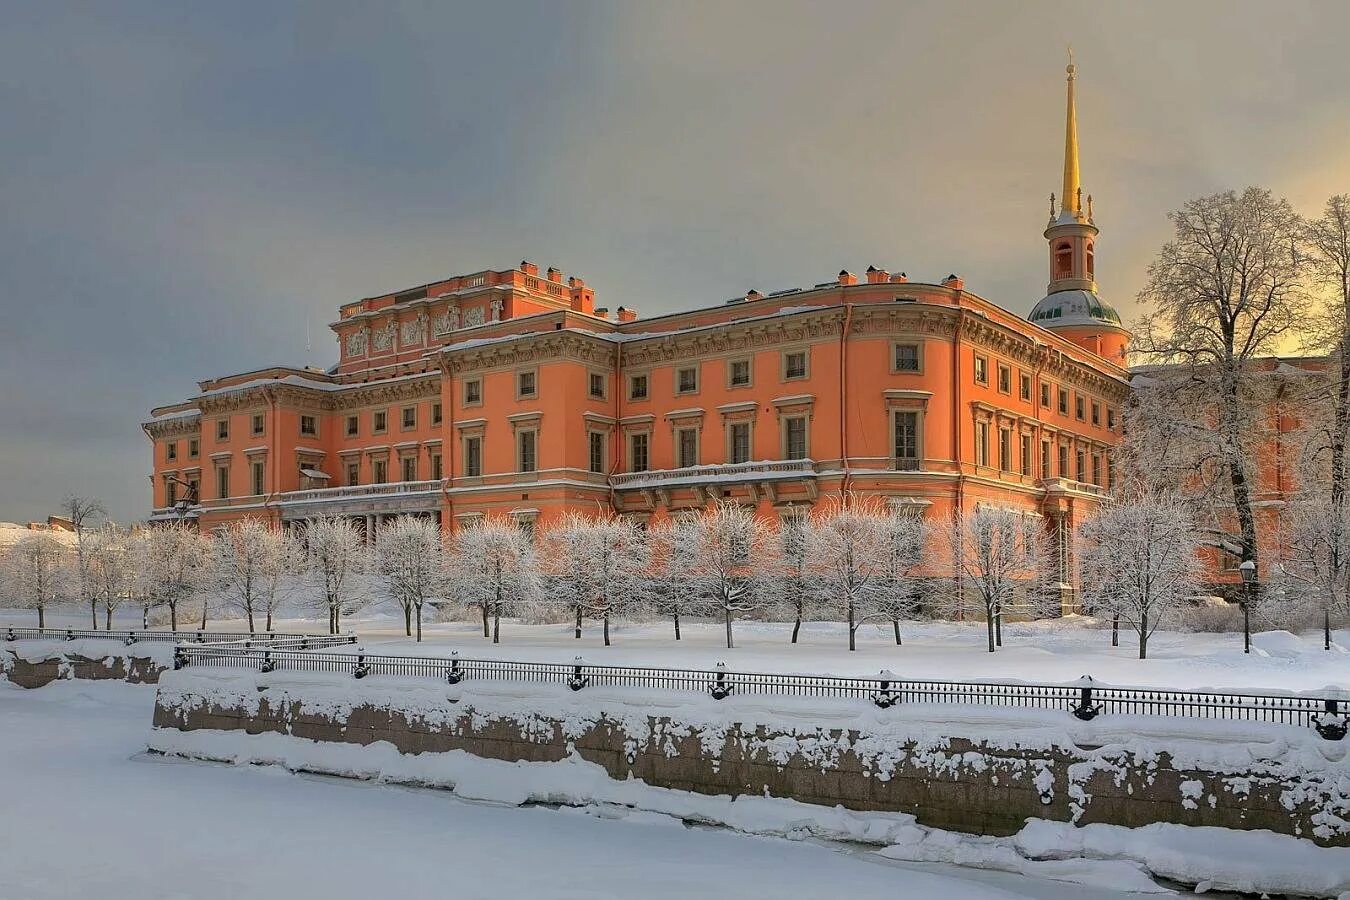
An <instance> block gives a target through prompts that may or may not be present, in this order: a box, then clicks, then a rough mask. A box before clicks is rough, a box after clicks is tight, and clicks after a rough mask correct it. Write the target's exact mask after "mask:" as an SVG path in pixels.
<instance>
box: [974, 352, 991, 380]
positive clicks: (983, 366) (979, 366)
mask: <svg viewBox="0 0 1350 900" xmlns="http://www.w3.org/2000/svg"><path fill="white" fill-rule="evenodd" d="M975 383H976V384H988V383H989V360H987V359H985V358H984V357H983V356H977V357H975Z"/></svg>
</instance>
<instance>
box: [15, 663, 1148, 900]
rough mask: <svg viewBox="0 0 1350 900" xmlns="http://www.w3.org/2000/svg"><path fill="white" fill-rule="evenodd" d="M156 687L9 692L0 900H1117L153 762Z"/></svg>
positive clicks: (816, 851)
mask: <svg viewBox="0 0 1350 900" xmlns="http://www.w3.org/2000/svg"><path fill="white" fill-rule="evenodd" d="M153 702H154V691H153V689H150V688H147V687H143V686H136V685H126V684H121V683H92V682H60V683H57V684H54V685H51V686H48V687H46V688H43V689H41V690H35V691H24V690H22V689H20V688H16V687H13V686H11V685H8V684H6V683H4V682H0V723H3V727H0V797H2V798H4V799H3V804H0V848H3V852H0V858H3V860H4V862H3V867H2V871H0V897H3V898H5V900H11V898H13V900H28V898H33V900H37V898H57V897H60V898H65V897H71V896H102V897H137V898H138V900H155V898H168V897H194V898H215V897H221V898H224V897H231V898H233V897H238V896H291V897H320V898H325V900H327V898H344V897H371V896H377V897H378V896H385V895H387V894H388V893H389V891H390V888H391V886H397V889H398V892H399V893H401V894H406V895H409V896H454V897H462V898H488V897H492V898H515V897H535V898H541V900H542V898H568V897H576V898H582V897H587V898H590V897H641V898H643V900H661V898H667V897H669V898H681V900H687V898H690V897H698V896H707V895H716V896H729V897H740V898H753V897H765V898H775V900H783V898H793V897H832V896H848V897H850V898H854V900H862V898H868V897H877V898H883V897H884V898H888V900H902V898H931V897H942V898H944V900H1012V898H1018V897H1022V898H1041V900H1069V898H1081V900H1108V898H1114V897H1121V896H1124V895H1122V894H1120V893H1117V892H1114V891H1109V890H1104V889H1100V888H1093V887H1085V886H1082V885H1077V884H1065V883H1057V882H1049V881H1042V880H1039V879H1033V878H1027V877H1025V876H1020V875H1012V874H1007V873H999V872H989V871H977V870H971V869H964V868H958V867H955V866H948V865H920V864H913V863H902V862H895V861H892V860H888V859H886V858H884V857H883V856H881V855H880V854H876V853H871V852H864V851H861V850H843V849H840V848H831V847H824V846H817V845H813V844H810V843H805V842H791V841H786V840H782V839H768V838H755V837H749V836H745V835H739V834H735V833H732V832H728V831H723V830H712V829H691V828H686V827H684V826H682V825H680V824H678V823H676V822H674V821H673V820H670V819H666V818H663V817H653V818H651V819H638V818H630V819H626V820H622V821H610V820H607V819H602V818H596V817H593V816H589V815H584V814H582V813H580V812H576V811H562V810H554V809H543V808H524V809H519V808H504V807H499V806H492V805H486V804H476V803H470V802H466V801H463V800H460V799H457V798H455V797H452V796H450V795H448V794H446V793H444V792H438V791H430V790H412V789H403V788H397V787H392V786H388V785H372V784H366V783H361V782H352V781H345V780H339V779H329V778H319V777H304V776H298V775H290V774H286V773H284V772H283V771H282V770H279V769H275V768H248V767H242V768H241V767H232V766H219V765H210V764H202V763H189V762H182V761H172V760H167V759H164V758H160V757H155V756H149V755H146V754H144V753H143V752H142V750H143V748H144V747H145V741H146V736H147V733H148V731H149V722H150V712H151V707H152V705H153Z"/></svg>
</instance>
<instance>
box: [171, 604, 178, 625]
mask: <svg viewBox="0 0 1350 900" xmlns="http://www.w3.org/2000/svg"><path fill="white" fill-rule="evenodd" d="M169 630H170V631H177V630H178V604H177V603H176V602H174V601H170V602H169Z"/></svg>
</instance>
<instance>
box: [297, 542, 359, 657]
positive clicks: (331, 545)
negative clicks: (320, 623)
mask: <svg viewBox="0 0 1350 900" xmlns="http://www.w3.org/2000/svg"><path fill="white" fill-rule="evenodd" d="M305 548H306V555H307V557H308V568H309V571H310V574H311V577H312V578H313V579H314V581H315V582H316V584H317V585H318V587H319V588H320V590H321V592H322V593H321V595H320V602H321V603H322V604H323V608H324V610H325V611H326V612H327V613H328V633H329V634H338V633H340V632H341V630H342V611H343V609H344V608H348V607H350V606H352V605H353V604H355V602H356V600H357V588H358V585H359V582H358V579H359V577H360V575H361V574H362V573H363V572H364V571H365V570H366V566H367V563H368V559H367V553H366V547H365V541H364V539H363V538H362V536H361V532H360V531H358V530H357V528H356V526H355V525H354V524H352V522H351V521H350V520H349V519H343V518H339V517H328V518H322V519H316V520H314V521H313V522H312V523H310V526H309V527H308V528H307V529H305Z"/></svg>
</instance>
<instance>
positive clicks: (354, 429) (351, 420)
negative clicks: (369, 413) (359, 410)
mask: <svg viewBox="0 0 1350 900" xmlns="http://www.w3.org/2000/svg"><path fill="white" fill-rule="evenodd" d="M360 433H361V417H360V416H348V417H347V437H356V436H357V435H358V434H360Z"/></svg>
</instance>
